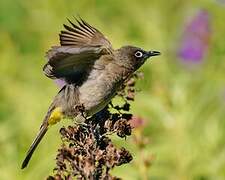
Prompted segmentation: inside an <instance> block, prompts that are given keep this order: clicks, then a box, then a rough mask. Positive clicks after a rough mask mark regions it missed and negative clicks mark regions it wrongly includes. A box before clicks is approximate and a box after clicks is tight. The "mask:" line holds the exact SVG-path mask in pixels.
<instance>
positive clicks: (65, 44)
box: [43, 19, 113, 84]
mask: <svg viewBox="0 0 225 180" xmlns="http://www.w3.org/2000/svg"><path fill="white" fill-rule="evenodd" d="M68 21H69V23H70V25H71V26H67V25H64V28H65V30H63V31H61V33H60V34H59V37H60V45H61V46H53V47H52V48H51V49H50V50H49V51H48V52H47V54H46V56H47V59H48V62H47V64H45V66H44V68H43V71H44V73H45V75H46V76H47V77H49V78H52V79H65V80H66V81H67V82H72V83H75V84H79V83H80V82H81V81H82V80H83V79H84V78H85V77H86V76H87V74H88V73H89V72H90V69H91V68H92V67H93V65H94V63H95V61H96V60H98V59H99V58H100V57H101V56H102V55H105V54H110V53H111V52H112V51H113V48H112V45H111V43H110V42H109V41H108V40H107V39H106V37H105V36H104V35H103V34H102V33H101V32H100V31H99V30H97V29H96V28H94V27H92V26H91V25H89V24H88V23H87V22H85V21H84V20H82V19H80V20H77V19H76V21H77V24H78V25H76V24H74V23H73V22H71V21H70V20H68Z"/></svg>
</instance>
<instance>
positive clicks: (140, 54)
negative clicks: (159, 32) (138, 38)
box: [134, 51, 143, 58]
mask: <svg viewBox="0 0 225 180" xmlns="http://www.w3.org/2000/svg"><path fill="white" fill-rule="evenodd" d="M134 55H135V57H137V58H141V57H142V56H143V53H142V52H141V51H137V52H136V53H135V54H134Z"/></svg>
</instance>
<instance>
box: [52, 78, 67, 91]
mask: <svg viewBox="0 0 225 180" xmlns="http://www.w3.org/2000/svg"><path fill="white" fill-rule="evenodd" d="M54 81H55V83H56V84H57V86H58V87H59V88H60V89H61V88H62V87H63V86H64V85H65V84H66V82H65V81H64V80H62V79H56V80H54Z"/></svg>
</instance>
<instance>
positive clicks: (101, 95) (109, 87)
mask: <svg viewBox="0 0 225 180" xmlns="http://www.w3.org/2000/svg"><path fill="white" fill-rule="evenodd" d="M121 79H122V78H121V76H120V74H119V73H113V72H110V71H107V70H105V69H104V70H98V69H96V70H92V71H91V73H90V75H89V77H88V78H87V80H86V81H85V82H84V83H83V84H82V85H81V86H80V87H79V93H80V95H79V100H80V103H81V104H83V105H84V107H85V110H86V113H87V115H88V116H91V115H93V114H95V113H97V112H98V111H100V110H101V109H103V108H104V107H105V106H106V105H107V104H108V103H109V102H110V100H111V99H112V98H113V97H114V96H115V94H116V91H117V90H118V88H119V86H120V84H121Z"/></svg>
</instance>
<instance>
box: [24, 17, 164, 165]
mask: <svg viewBox="0 0 225 180" xmlns="http://www.w3.org/2000/svg"><path fill="white" fill-rule="evenodd" d="M68 21H69V23H70V26H67V25H64V28H65V30H63V31H61V33H60V34H59V37H60V46H53V47H52V48H51V49H50V50H49V51H48V52H47V59H48V62H47V64H45V66H44V68H43V71H44V73H45V75H46V76H47V77H49V78H51V79H63V80H64V81H65V82H66V85H64V87H63V88H62V89H61V90H60V91H59V92H58V94H57V95H56V96H55V98H54V100H53V102H52V104H51V105H50V107H49V109H48V112H47V114H46V116H45V118H44V120H43V123H42V125H41V127H40V130H39V133H38V135H37V136H36V138H35V139H34V141H33V143H32V145H31V147H30V148H29V150H28V152H27V154H26V157H25V159H24V161H23V164H22V169H23V168H25V167H26V166H27V164H28V162H29V160H30V158H31V156H32V154H33V152H34V150H35V149H36V147H37V145H38V144H39V142H40V141H41V139H42V138H43V136H44V135H45V133H46V132H47V130H48V128H49V127H50V126H51V125H53V124H55V123H57V122H58V121H60V120H61V119H62V118H63V117H69V118H78V117H79V118H81V117H83V116H86V117H88V116H92V115H94V114H95V113H97V112H99V111H100V110H102V109H103V108H104V107H105V106H106V105H107V104H108V103H109V102H110V100H111V99H112V98H113V97H114V96H115V95H116V92H117V90H118V89H119V88H120V87H121V85H122V84H123V83H124V81H125V80H126V79H127V78H128V77H129V76H130V75H131V74H132V73H134V72H135V71H136V70H137V69H138V68H139V67H140V66H141V65H142V64H143V63H144V62H145V61H146V59H148V58H149V57H151V56H156V55H159V54H160V52H158V51H145V50H143V49H141V48H139V47H134V46H130V45H128V46H123V47H121V48H119V49H113V48H112V45H111V43H110V42H109V40H108V39H107V38H106V37H105V36H104V35H103V34H102V33H101V32H100V31H99V30H97V29H96V28H95V27H93V26H91V25H89V24H88V23H87V22H85V21H84V20H82V19H80V20H77V19H76V21H77V24H74V23H73V22H71V21H70V20H68ZM81 106H82V107H83V113H82V115H81V113H80V112H81V111H80V110H79V107H81Z"/></svg>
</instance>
